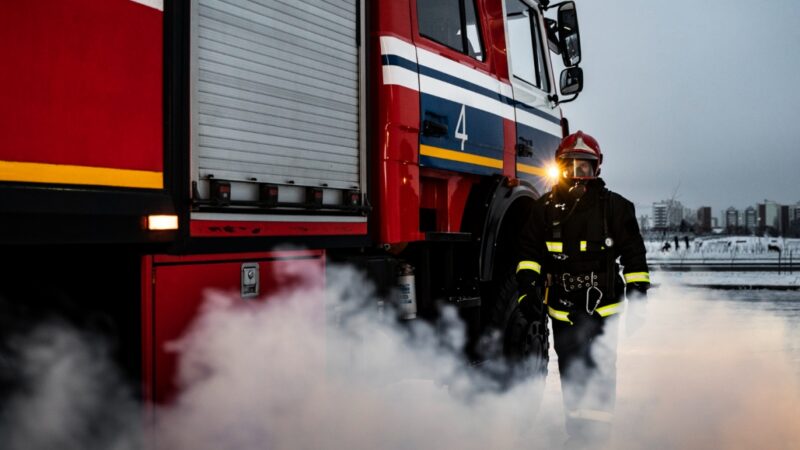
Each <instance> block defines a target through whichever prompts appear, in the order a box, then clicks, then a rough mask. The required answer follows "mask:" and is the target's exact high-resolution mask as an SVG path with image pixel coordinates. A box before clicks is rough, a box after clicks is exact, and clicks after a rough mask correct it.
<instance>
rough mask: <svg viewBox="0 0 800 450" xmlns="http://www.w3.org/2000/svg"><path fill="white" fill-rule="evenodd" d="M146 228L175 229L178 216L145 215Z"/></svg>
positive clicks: (152, 229) (154, 229)
mask: <svg viewBox="0 0 800 450" xmlns="http://www.w3.org/2000/svg"><path fill="white" fill-rule="evenodd" d="M147 229H148V230H151V231H156V230H177V229H178V216H174V215H169V216H168V215H152V216H147Z"/></svg>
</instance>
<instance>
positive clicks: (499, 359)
mask: <svg viewBox="0 0 800 450" xmlns="http://www.w3.org/2000/svg"><path fill="white" fill-rule="evenodd" d="M518 298H519V294H518V289H517V280H516V276H515V274H514V272H513V271H508V272H507V273H506V275H505V276H504V277H502V278H501V279H500V280H499V282H496V283H490V284H488V285H487V286H486V287H485V290H484V296H483V299H484V300H485V301H487V303H488V306H489V308H490V309H489V310H487V311H486V312H487V313H488V315H489V317H490V319H489V321H488V322H489V323H488V324H487V325H488V326H487V327H486V329H485V331H484V333H483V336H482V339H481V349H480V353H481V356H482V357H483V358H482V359H484V360H485V361H484V363H483V364H482V366H484V367H486V369H487V370H486V371H485V372H487V373H489V374H490V375H491V376H493V377H494V378H495V379H496V380H497V381H498V382H499V383H500V387H501V388H502V389H507V388H510V387H511V386H513V385H514V384H515V383H516V382H519V381H527V380H530V379H531V378H532V377H544V376H545V375H546V374H547V364H548V361H549V357H548V349H549V336H550V332H549V330H548V328H547V318H546V317H545V315H544V313H542V314H541V316H540V318H538V319H537V320H533V321H529V320H527V319H526V318H525V317H524V316H523V314H522V312H521V311H520V309H519V307H518V304H517V299H518ZM542 311H544V308H542Z"/></svg>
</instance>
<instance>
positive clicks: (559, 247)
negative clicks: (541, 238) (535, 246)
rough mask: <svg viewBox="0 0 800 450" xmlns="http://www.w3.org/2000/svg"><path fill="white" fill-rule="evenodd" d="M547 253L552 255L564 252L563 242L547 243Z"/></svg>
mask: <svg viewBox="0 0 800 450" xmlns="http://www.w3.org/2000/svg"><path fill="white" fill-rule="evenodd" d="M546 244H547V251H549V252H552V253H561V252H562V251H564V243H563V242H550V241H547V242H546Z"/></svg>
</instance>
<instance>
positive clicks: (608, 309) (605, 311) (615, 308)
mask: <svg viewBox="0 0 800 450" xmlns="http://www.w3.org/2000/svg"><path fill="white" fill-rule="evenodd" d="M622 308H623V302H619V303H612V304H610V305H606V306H603V307H600V308H597V309H596V310H595V311H597V314H600V316H601V317H607V316H610V315H612V314H616V313H618V312H621V311H622Z"/></svg>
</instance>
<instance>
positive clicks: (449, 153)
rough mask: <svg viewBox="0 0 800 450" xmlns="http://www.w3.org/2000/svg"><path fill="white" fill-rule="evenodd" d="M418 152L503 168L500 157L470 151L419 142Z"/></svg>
mask: <svg viewBox="0 0 800 450" xmlns="http://www.w3.org/2000/svg"><path fill="white" fill-rule="evenodd" d="M419 154H420V155H422V156H429V157H431V158H439V159H447V160H450V161H458V162H462V163H467V164H475V165H478V166H484V167H491V168H493V169H502V168H503V160H502V159H497V158H487V157H486V156H480V155H475V154H472V153H465V152H458V151H455V150H447V149H445V148H439V147H433V146H430V145H422V144H420V146H419Z"/></svg>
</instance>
